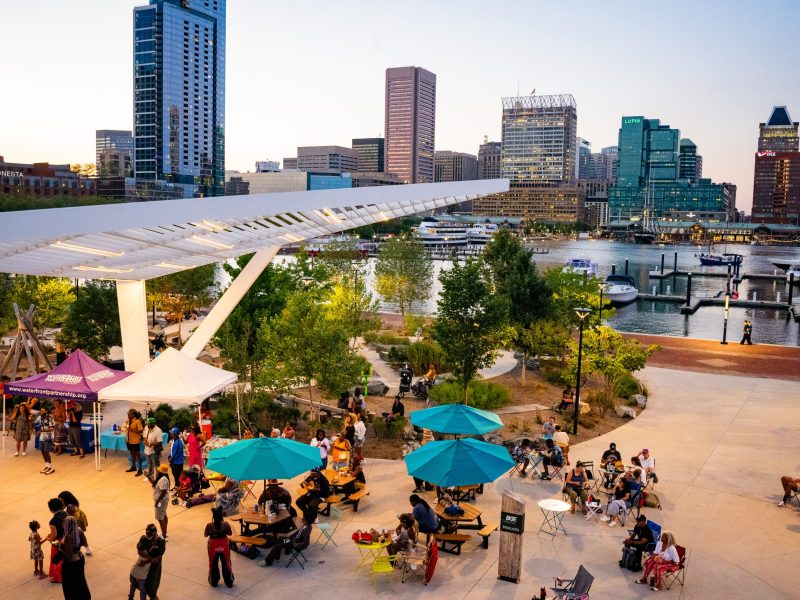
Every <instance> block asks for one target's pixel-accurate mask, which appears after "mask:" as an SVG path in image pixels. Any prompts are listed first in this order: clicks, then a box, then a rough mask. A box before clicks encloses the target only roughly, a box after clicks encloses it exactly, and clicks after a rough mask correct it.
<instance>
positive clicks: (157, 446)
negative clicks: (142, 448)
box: [153, 442, 164, 454]
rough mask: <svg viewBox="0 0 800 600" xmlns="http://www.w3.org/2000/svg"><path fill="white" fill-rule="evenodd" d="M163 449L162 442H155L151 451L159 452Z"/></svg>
mask: <svg viewBox="0 0 800 600" xmlns="http://www.w3.org/2000/svg"><path fill="white" fill-rule="evenodd" d="M163 451H164V442H156V443H155V444H153V452H155V453H156V454H161V453H162V452H163Z"/></svg>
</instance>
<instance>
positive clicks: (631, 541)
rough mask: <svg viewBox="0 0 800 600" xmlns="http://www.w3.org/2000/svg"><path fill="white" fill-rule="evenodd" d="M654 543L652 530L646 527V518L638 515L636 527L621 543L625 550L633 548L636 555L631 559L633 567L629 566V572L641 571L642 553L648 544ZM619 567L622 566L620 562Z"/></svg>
mask: <svg viewBox="0 0 800 600" xmlns="http://www.w3.org/2000/svg"><path fill="white" fill-rule="evenodd" d="M654 543H655V540H654V539H653V530H652V529H650V527H649V526H648V525H647V517H645V516H644V515H641V514H640V515H639V516H638V517H636V525H634V526H633V531H632V532H631V535H630V536H628V537H627V538H625V540H624V541H623V544H624V545H625V547H626V548H633V549H634V551H635V553H636V554H635V555H634V558H633V565H631V571H635V572H638V571H641V570H642V553H643V552H644V551H645V550H646V549H647V547H648V546H649V545H650V544H654ZM619 566H620V567H621V566H623V565H622V561H620V565H619Z"/></svg>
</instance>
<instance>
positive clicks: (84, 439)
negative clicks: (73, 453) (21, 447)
mask: <svg viewBox="0 0 800 600" xmlns="http://www.w3.org/2000/svg"><path fill="white" fill-rule="evenodd" d="M64 429H66V430H67V431H69V425H67V424H66V423H65V424H64ZM68 439H69V438H68ZM81 445H82V446H83V451H84V452H85V453H86V454H91V453H92V452H94V427H92V425H90V424H88V423H81ZM34 446H35V447H36V449H37V450H38V449H39V434H38V433H37V434H36V439H35V441H34ZM66 447H67V448H71V446H69V445H67V446H66Z"/></svg>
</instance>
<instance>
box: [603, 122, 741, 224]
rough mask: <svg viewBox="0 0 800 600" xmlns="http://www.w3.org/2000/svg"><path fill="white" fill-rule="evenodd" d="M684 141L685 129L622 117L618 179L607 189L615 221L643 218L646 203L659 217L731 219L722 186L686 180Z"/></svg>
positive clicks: (709, 181)
mask: <svg viewBox="0 0 800 600" xmlns="http://www.w3.org/2000/svg"><path fill="white" fill-rule="evenodd" d="M680 137H681V136H680V131H678V130H677V129H673V128H671V127H670V126H669V125H662V124H661V122H660V121H659V120H658V119H646V118H645V117H642V116H625V117H622V126H621V127H620V130H619V162H618V165H617V179H616V183H615V184H614V185H613V186H611V187H610V188H609V190H608V204H609V212H610V215H611V220H612V221H613V220H622V219H630V218H638V217H640V216H641V215H642V211H643V208H644V204H645V201H647V200H649V201H650V202H652V205H653V209H654V215H655V216H656V217H660V216H662V215H665V214H670V215H677V214H687V215H688V214H689V213H700V212H702V213H708V214H714V215H716V217H715V218H718V219H720V220H725V219H728V218H731V216H732V215H731V211H732V210H733V207H732V206H731V204H730V196H729V193H728V190H727V189H726V188H725V187H724V186H723V185H721V184H716V183H712V182H711V180H710V179H699V178H698V179H697V180H696V181H693V180H690V179H688V178H681V176H680V174H681V173H680ZM694 152H695V154H696V147H695V150H694ZM687 156H688V155H687ZM687 168H688V167H687ZM694 168H695V170H696V167H694ZM731 220H732V219H731Z"/></svg>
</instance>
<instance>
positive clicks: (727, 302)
mask: <svg viewBox="0 0 800 600" xmlns="http://www.w3.org/2000/svg"><path fill="white" fill-rule="evenodd" d="M730 302H731V265H730V263H728V281H727V285H726V286H725V309H724V311H723V315H724V316H723V323H722V341H721V342H720V344H727V343H728V307H729V306H730Z"/></svg>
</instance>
